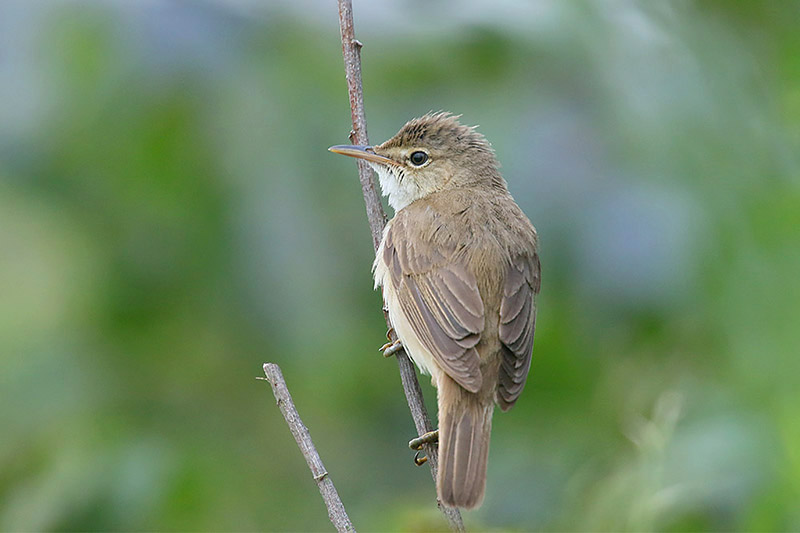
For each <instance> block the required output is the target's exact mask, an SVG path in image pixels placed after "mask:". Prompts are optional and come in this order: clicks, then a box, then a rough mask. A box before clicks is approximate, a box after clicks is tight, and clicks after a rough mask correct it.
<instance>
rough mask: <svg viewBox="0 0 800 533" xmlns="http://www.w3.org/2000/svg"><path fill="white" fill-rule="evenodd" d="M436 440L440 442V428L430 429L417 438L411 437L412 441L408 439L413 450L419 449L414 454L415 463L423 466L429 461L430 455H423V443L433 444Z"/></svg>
mask: <svg viewBox="0 0 800 533" xmlns="http://www.w3.org/2000/svg"><path fill="white" fill-rule="evenodd" d="M434 442H439V430H438V429H435V430H433V431H429V432H427V433H425V434H424V435H422V436H420V437H417V438H416V439H411V440H410V441H408V447H409V448H411V449H412V450H417V453H415V454H414V464H415V465H417V466H422V465H424V464H425V463H426V462H427V461H428V456H427V455H422V445H423V444H432V443H434Z"/></svg>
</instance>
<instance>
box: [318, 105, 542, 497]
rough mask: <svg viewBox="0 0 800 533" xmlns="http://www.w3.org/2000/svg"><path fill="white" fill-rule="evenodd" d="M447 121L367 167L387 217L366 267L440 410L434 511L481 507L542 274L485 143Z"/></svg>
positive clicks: (525, 223)
mask: <svg viewBox="0 0 800 533" xmlns="http://www.w3.org/2000/svg"><path fill="white" fill-rule="evenodd" d="M458 118H459V117H457V116H454V115H451V114H450V113H444V112H442V113H435V114H428V115H425V116H423V117H420V118H416V119H414V120H411V121H409V122H408V123H407V124H406V125H405V126H403V128H402V129H401V130H400V131H399V132H398V133H397V134H396V135H395V136H394V137H392V138H391V139H389V140H388V141H386V142H385V143H383V144H380V145H378V146H333V147H331V148H330V150H331V151H332V152H336V153H339V154H344V155H349V156H352V157H357V158H361V159H364V160H366V161H367V162H369V164H370V165H371V166H372V167H373V168H374V169H375V171H376V172H377V173H378V177H379V180H380V185H381V189H382V191H383V193H384V195H386V196H388V197H389V205H391V206H392V207H393V208H394V209H395V212H396V214H395V217H394V218H393V219H392V220H391V221H389V223H388V224H387V225H386V229H385V230H384V233H383V240H382V242H381V245H380V248H379V249H378V252H377V255H376V258H375V264H374V267H373V268H374V272H375V286H376V287H378V286H380V287H382V288H383V298H384V301H385V302H386V306H387V308H388V309H389V318H390V320H391V322H392V326H393V327H394V329H395V331H396V332H397V336H398V338H399V341H400V342H402V346H403V347H404V348H405V350H406V351H407V353H408V355H409V356H410V357H411V359H412V360H413V361H414V362H415V363H416V364H417V366H418V367H419V369H420V371H422V372H423V373H426V374H430V375H431V376H432V382H433V384H434V385H435V386H436V387H437V389H438V403H439V454H440V455H439V474H438V479H437V483H436V485H437V491H438V495H439V500H440V501H441V502H442V503H443V504H445V505H448V506H450V507H465V508H474V507H477V506H478V505H480V504H481V502H482V500H483V494H484V489H485V486H486V464H487V459H488V455H489V434H490V431H491V426H492V412H493V410H494V404H495V403H497V404H498V405H499V406H500V408H501V409H502V410H503V411H507V410H509V409H510V408H511V407H512V406H513V405H514V403H515V402H516V401H517V398H518V397H519V395H520V393H521V392H522V388H523V387H524V386H525V379H526V377H527V375H528V369H529V368H530V363H531V351H532V349H533V333H534V326H535V322H536V303H535V298H536V294H537V293H538V292H539V281H540V276H539V272H540V266H539V256H538V253H537V236H536V230H535V229H534V227H533V225H532V224H531V223H530V221H529V220H528V218H527V217H526V216H525V215H524V214H523V212H522V210H521V209H520V208H519V206H518V205H517V204H516V203H515V202H514V199H513V198H512V197H511V194H510V193H509V192H508V189H507V187H506V182H505V180H504V179H503V177H502V176H501V175H500V172H499V170H498V166H499V164H498V162H497V159H496V158H495V155H494V152H493V150H492V148H491V146H490V144H489V143H488V142H487V141H486V139H485V138H484V136H483V135H481V134H480V133H478V132H476V131H475V129H474V128H470V127H467V126H463V125H461V124H460V123H459V122H458Z"/></svg>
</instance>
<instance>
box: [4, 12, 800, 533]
mask: <svg viewBox="0 0 800 533" xmlns="http://www.w3.org/2000/svg"><path fill="white" fill-rule="evenodd" d="M354 9H355V15H356V31H357V36H358V37H359V38H360V40H362V41H363V42H364V44H365V47H364V49H363V68H364V90H365V100H366V108H367V115H368V119H369V121H370V123H369V124H370V133H371V139H372V140H373V141H376V142H379V141H382V140H384V139H386V138H388V137H390V136H391V135H393V134H394V132H395V131H396V130H397V129H399V127H400V126H401V125H402V124H403V123H404V122H405V121H406V120H408V119H410V118H412V117H414V116H418V115H421V114H423V113H425V112H427V111H430V110H439V109H446V110H450V111H453V112H456V113H463V115H464V116H463V121H464V122H465V123H468V124H480V131H481V132H483V133H484V134H485V135H486V136H487V137H488V138H489V139H490V140H491V141H492V143H493V145H494V147H495V149H496V150H497V154H498V157H499V159H500V160H501V161H502V163H503V171H504V174H505V177H506V179H507V180H508V182H509V186H510V189H511V191H512V193H513V194H514V196H515V198H516V199H517V201H518V202H519V204H520V205H521V206H522V208H523V209H524V211H525V212H526V213H527V214H528V216H529V217H530V218H531V220H532V221H533V222H534V224H535V225H536V226H537V228H538V230H539V233H540V236H541V243H542V252H541V257H542V265H543V284H542V293H541V297H540V300H539V308H540V312H539V322H538V328H537V336H536V346H535V349H534V360H533V365H532V368H531V374H530V378H529V380H528V385H527V388H526V391H525V393H524V394H523V396H522V398H521V400H520V401H519V403H518V404H517V407H516V408H515V409H514V410H512V411H511V412H510V413H508V414H503V415H500V414H498V416H496V417H495V424H494V431H493V442H492V453H491V456H490V462H489V474H488V487H487V495H486V500H485V503H484V504H483V506H482V507H481V508H480V509H479V510H478V511H474V512H469V513H465V519H466V521H467V525H468V527H469V528H471V529H474V530H479V529H492V530H563V531H600V530H637V531H638V530H659V531H701V530H714V531H721V530H739V531H745V530H747V531H752V530H764V531H767V530H775V531H776V530H795V531H796V530H800V503H798V502H800V415H799V414H798V408H799V407H800V380H799V379H798V376H800V357H798V356H800V152H798V148H800V32H798V30H797V28H798V27H800V26H799V25H800V3H798V2H795V1H788V0H787V1H775V2H771V1H766V2H761V1H752V2H746V1H737V2H733V1H725V0H717V1H710V0H704V1H698V2H691V1H686V0H682V1H671V2H650V1H641V2H636V1H628V0H608V1H599V0H598V1H578V0H574V1H573V0H537V1H530V2H524V1H521V0H520V1H513V0H494V1H492V2H485V1H481V0H465V1H459V2H444V1H438V2H424V1H421V0H416V1H415V0H394V1H392V2H367V1H366V0H363V1H360V0H356V1H355V6H354ZM349 119H350V111H349V108H348V102H347V93H346V88H345V83H344V74H343V68H342V58H341V48H340V43H339V34H338V19H337V11H336V6H335V2H334V1H333V0H330V1H322V0H313V1H312V0H305V1H294V2H285V3H279V2H257V1H247V0H216V1H212V0H206V1H166V0H149V1H133V0H130V1H121V0H120V1H117V2H112V1H105V2H101V1H83V2H79V1H52V2H45V1H25V0H5V1H3V2H2V3H0V387H2V389H0V392H1V396H0V398H1V399H2V403H1V404H0V529H3V530H202V531H207V530H231V531H242V530H329V529H330V524H329V522H328V521H327V516H326V512H325V509H324V507H323V505H322V502H321V500H320V498H319V494H318V492H317V489H316V486H315V484H314V483H313V481H312V480H311V477H310V475H309V473H308V470H307V468H306V466H305V463H304V461H303V459H302V457H301V455H300V452H299V451H298V449H297V447H296V446H295V444H294V442H293V440H292V438H291V436H290V434H289V432H288V430H287V428H286V425H285V424H284V422H283V420H282V418H281V416H280V413H279V411H278V409H277V408H276V407H275V404H274V400H273V398H272V394H271V392H270V389H269V386H268V385H267V384H265V383H264V382H262V381H257V380H256V379H255V378H256V376H258V375H260V374H261V364H262V363H263V362H265V361H272V362H276V363H279V364H280V365H281V366H282V368H283V372H284V375H285V377H286V379H287V382H288V385H289V387H290V389H291V391H292V393H293V395H294V398H295V401H296V403H297V406H298V408H299V409H300V412H301V415H302V416H303V417H304V420H305V422H306V424H307V425H308V426H309V428H310V430H311V433H312V436H313V437H314V439H315V442H316V445H317V447H318V449H319V451H320V453H321V454H322V457H323V460H324V462H325V464H326V466H327V468H328V470H329V471H330V473H331V475H332V477H333V480H334V481H335V483H336V485H337V488H338V490H339V493H340V495H341V497H342V499H343V501H344V503H345V505H346V507H347V508H348V511H349V513H350V516H351V518H352V520H353V522H354V523H355V525H356V527H357V528H359V529H362V530H364V531H370V530H383V531H401V530H402V531H409V530H430V529H444V528H445V524H444V522H442V521H441V518H440V517H439V516H438V514H437V511H435V509H434V507H433V498H434V490H433V485H432V483H431V479H430V475H429V473H428V471H427V468H416V467H414V466H413V464H412V455H413V454H412V453H411V452H410V451H409V450H408V449H407V447H406V442H407V440H408V439H409V438H411V437H413V436H414V430H413V425H412V423H411V419H410V416H409V414H408V410H407V407H406V405H405V401H404V399H403V397H402V390H401V387H400V383H399V378H398V373H397V368H396V364H395V362H394V361H393V360H384V358H383V357H381V356H380V354H379V353H378V352H377V347H378V346H379V345H380V344H382V343H383V342H384V333H385V326H384V324H383V317H382V314H381V313H380V305H381V301H380V295H379V294H378V293H376V292H374V291H373V290H372V280H371V275H370V266H371V261H372V248H371V240H370V237H369V232H368V228H367V224H366V216H365V213H364V206H363V201H362V198H361V192H360V188H359V185H358V181H357V178H356V170H355V165H354V163H353V161H351V160H347V159H346V158H342V157H337V156H334V155H332V154H330V153H328V152H327V151H326V148H327V147H328V146H330V145H332V144H340V143H343V142H347V134H348V131H349V129H350V123H349ZM422 383H423V386H424V387H425V393H426V395H427V396H428V398H429V400H430V401H431V402H432V401H433V390H432V389H431V387H430V385H429V382H428V380H427V379H423V380H422ZM430 405H431V407H432V406H433V404H432V403H430Z"/></svg>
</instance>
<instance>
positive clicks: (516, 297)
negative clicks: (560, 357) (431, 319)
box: [497, 254, 541, 411]
mask: <svg viewBox="0 0 800 533" xmlns="http://www.w3.org/2000/svg"><path fill="white" fill-rule="evenodd" d="M540 271H541V267H540V265H539V256H538V255H537V254H533V256H530V257H526V256H519V257H516V258H514V260H513V261H512V263H511V264H510V265H509V267H508V271H507V274H506V280H505V286H504V288H503V300H502V302H501V303H500V341H501V342H502V343H503V360H502V363H501V365H500V377H499V383H498V386H497V403H498V404H499V405H500V408H501V409H503V411H508V410H509V409H511V407H512V406H513V405H514V402H516V401H517V398H518V397H519V395H520V393H521V392H522V389H523V387H524V386H525V380H526V378H527V377H528V370H529V369H530V366H531V355H532V351H533V334H534V331H535V329H536V302H535V301H534V297H535V295H536V294H538V292H539V286H540V281H541V280H540Z"/></svg>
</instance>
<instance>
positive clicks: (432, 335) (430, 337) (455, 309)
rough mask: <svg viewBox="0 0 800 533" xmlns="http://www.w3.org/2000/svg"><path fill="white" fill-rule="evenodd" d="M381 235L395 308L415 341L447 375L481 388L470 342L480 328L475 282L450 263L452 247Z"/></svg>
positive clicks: (480, 305)
mask: <svg viewBox="0 0 800 533" xmlns="http://www.w3.org/2000/svg"><path fill="white" fill-rule="evenodd" d="M398 229H399V230H401V231H402V229H403V228H402V226H399V225H398V227H397V228H395V227H392V228H391V229H390V230H389V231H388V233H387V234H386V238H385V240H384V247H383V261H384V262H385V263H386V265H387V267H388V270H389V274H390V278H391V283H392V285H393V287H394V289H395V293H396V294H397V298H398V300H399V303H400V307H401V309H402V310H403V313H404V314H405V315H406V318H407V319H408V321H409V323H410V324H411V327H412V328H413V330H414V333H415V334H416V335H417V337H418V338H419V340H420V342H421V344H422V345H423V346H424V347H425V348H426V349H427V350H428V351H429V352H430V353H431V355H433V357H434V360H435V361H436V362H437V363H438V364H439V366H440V367H441V368H442V370H444V371H445V372H446V373H447V375H448V376H450V377H451V378H452V379H453V380H455V381H456V382H457V383H458V384H459V385H461V386H462V387H464V388H465V389H466V390H468V391H470V392H477V391H478V389H480V387H481V382H482V376H481V371H480V359H479V356H478V352H477V350H476V349H475V345H476V344H478V341H479V340H480V333H481V332H482V331H483V326H484V310H483V301H482V300H481V295H480V293H479V292H478V285H477V281H476V280H475V276H474V275H472V273H470V272H469V271H467V269H466V268H465V266H464V265H463V264H462V263H461V262H458V261H453V256H454V253H453V251H448V250H442V249H441V248H439V249H436V248H434V247H433V246H427V245H424V244H422V245H420V244H416V245H415V244H412V243H410V242H409V240H408V239H397V240H395V239H394V235H393V232H394V231H395V230H398Z"/></svg>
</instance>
